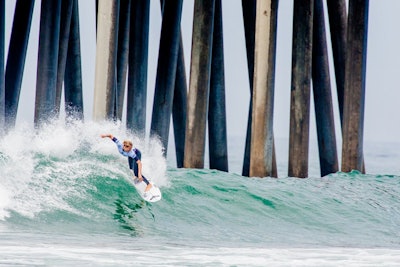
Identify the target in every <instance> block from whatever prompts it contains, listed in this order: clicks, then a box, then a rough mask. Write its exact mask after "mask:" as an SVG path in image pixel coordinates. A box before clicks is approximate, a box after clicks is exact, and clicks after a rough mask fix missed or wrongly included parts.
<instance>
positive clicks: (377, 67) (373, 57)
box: [6, 0, 400, 141]
mask: <svg viewBox="0 0 400 267" xmlns="http://www.w3.org/2000/svg"><path fill="white" fill-rule="evenodd" d="M94 3H95V1H94V0H91V1H88V0H85V1H82V0H80V1H79V11H80V17H81V21H80V26H81V29H80V30H81V51H82V72H83V73H82V75H83V90H84V103H85V106H84V109H85V118H86V120H90V119H91V118H92V109H93V107H92V102H93V90H94V89H93V84H94V71H95V67H94V66H95V60H96V59H95V54H96V52H95V4H94ZM193 3H194V0H185V1H184V5H183V15H182V23H181V25H182V36H183V41H184V50H185V61H186V71H187V77H189V68H190V62H189V61H190V52H191V47H190V46H191V31H192V17H193ZM222 5H223V25H224V44H225V78H226V80H225V85H226V94H227V95H226V102H227V126H228V134H229V135H234V136H244V135H245V134H246V126H247V114H248V105H249V99H250V89H249V82H248V73H247V61H246V52H245V40H244V31H243V19H242V13H241V1H240V0H224V1H222ZM14 7H15V1H14V0H7V1H6V56H7V49H8V43H9V36H10V31H11V26H12V19H13V14H14ZM292 8H293V1H292V0H281V1H280V2H279V14H278V39H277V58H276V60H277V61H276V80H275V108H274V133H275V136H276V137H277V138H279V137H283V138H287V137H288V135H289V119H290V116H289V104H290V82H291V48H292V14H293V10H292ZM398 10H400V1H398V0H370V8H369V30H368V48H367V54H368V55H367V79H366V105H365V108H366V110H365V126H364V140H365V141H368V140H371V141H372V140H374V141H397V140H398V136H399V130H400V124H399V121H400V119H399V118H398V114H399V112H398V109H399V105H398V101H399V90H398V83H399V82H398V77H399V76H400V66H399V63H398V62H400V53H399V52H398V48H399V47H400V31H399V30H398V29H397V28H398V27H397V26H398V25H400V16H399V15H398V14H397V11H398ZM325 12H326V9H325ZM39 18H40V1H36V3H35V9H34V17H33V20H32V28H31V35H30V40H29V46H28V54H27V59H26V65H25V73H24V79H23V83H22V91H21V99H20V104H19V111H18V112H19V114H18V117H17V122H18V123H20V122H22V121H29V122H31V121H33V113H34V102H35V101H34V98H35V90H36V65H37V64H36V61H37V47H38V34H39ZM150 19H151V22H150V37H149V71H148V105H147V114H148V121H147V128H149V127H150V115H151V111H152V101H153V92H154V84H155V77H156V69H157V66H156V64H157V57H158V46H159V38H160V27H161V15H160V5H159V1H156V0H152V1H151V10H150ZM326 26H327V32H328V40H330V39H329V23H328V22H326ZM328 45H329V43H328ZM329 51H330V47H329ZM330 58H331V59H332V57H331V53H330ZM330 72H331V74H332V75H333V65H332V60H331V68H330ZM331 83H332V89H333V92H332V95H333V103H334V105H335V107H334V108H335V110H334V112H335V120H336V129H337V137H338V138H339V139H340V128H339V115H338V108H337V99H336V92H335V90H336V86H335V79H334V76H332V78H331ZM311 103H312V101H311ZM313 108H314V107H313V105H311V117H310V122H311V129H310V138H311V139H316V130H315V116H314V110H313Z"/></svg>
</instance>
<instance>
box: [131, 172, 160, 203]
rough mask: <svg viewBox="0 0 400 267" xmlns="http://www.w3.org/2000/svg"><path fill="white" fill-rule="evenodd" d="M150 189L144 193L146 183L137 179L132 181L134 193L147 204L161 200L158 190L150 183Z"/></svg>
mask: <svg viewBox="0 0 400 267" xmlns="http://www.w3.org/2000/svg"><path fill="white" fill-rule="evenodd" d="M150 184H151V185H152V187H151V188H150V190H149V191H147V192H145V191H144V190H145V189H146V186H147V185H146V183H145V182H143V181H141V182H140V181H139V180H138V178H135V179H134V180H133V185H134V186H135V188H136V191H137V192H138V193H139V195H140V196H141V197H142V198H143V199H144V200H146V201H148V202H157V201H159V200H160V199H161V198H162V195H161V191H160V188H158V186H156V185H155V184H153V183H152V182H150Z"/></svg>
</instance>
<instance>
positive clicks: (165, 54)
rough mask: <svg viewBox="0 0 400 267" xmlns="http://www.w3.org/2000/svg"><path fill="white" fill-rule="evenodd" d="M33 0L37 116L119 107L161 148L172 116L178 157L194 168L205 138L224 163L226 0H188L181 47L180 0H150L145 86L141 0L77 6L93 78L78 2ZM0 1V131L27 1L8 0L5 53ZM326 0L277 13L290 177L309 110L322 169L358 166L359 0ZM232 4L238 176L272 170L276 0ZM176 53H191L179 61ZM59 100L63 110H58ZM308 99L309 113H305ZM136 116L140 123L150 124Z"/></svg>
mask: <svg viewBox="0 0 400 267" xmlns="http://www.w3.org/2000/svg"><path fill="white" fill-rule="evenodd" d="M36 1H38V2H39V3H40V5H39V7H40V30H39V40H38V50H37V60H38V65H37V66H38V67H37V70H36V77H37V79H36V85H35V86H34V89H35V90H36V91H35V99H34V100H33V99H32V101H34V105H35V109H34V124H35V126H36V127H40V126H41V125H42V124H43V123H45V122H48V121H50V120H52V119H54V118H57V117H58V116H60V113H61V112H63V113H65V114H66V116H67V117H74V118H76V119H79V120H84V119H85V120H91V119H92V120H95V121H104V120H113V121H117V120H122V114H123V113H124V112H125V113H126V121H124V122H123V123H125V124H126V126H127V129H128V130H130V131H132V132H134V133H135V134H138V135H140V136H146V135H149V136H151V137H156V138H159V140H160V141H161V142H162V144H163V146H164V148H165V153H167V148H168V142H169V137H170V125H171V123H172V126H173V127H172V128H173V134H174V140H175V142H174V143H175V152H176V165H177V167H179V168H181V167H183V168H204V167H205V166H204V162H205V157H206V156H207V155H206V152H205V151H206V146H208V151H209V153H208V154H209V155H208V156H209V165H210V168H211V169H217V170H221V171H227V172H228V171H229V166H228V165H229V164H228V161H229V159H228V149H229V147H228V142H227V140H228V136H229V132H228V129H227V112H226V109H227V103H226V80H225V79H226V76H225V67H226V66H225V55H224V48H225V47H226V46H229V45H230V44H229V43H226V42H224V27H223V26H224V25H223V22H224V21H223V14H224V8H229V5H228V4H227V3H225V2H224V1H222V0H191V1H193V3H194V4H193V10H192V11H193V21H192V25H193V26H192V36H191V41H190V44H191V47H190V51H191V52H190V54H185V53H184V47H183V45H184V43H183V41H182V38H183V37H182V30H181V26H182V25H181V21H182V12H183V5H184V3H185V1H183V0H176V1H169V0H161V1H160V5H159V7H160V8H159V10H158V11H157V12H159V14H161V17H162V23H161V27H160V33H159V35H160V38H159V52H158V57H157V61H156V62H154V64H156V65H157V70H156V76H155V77H156V78H155V81H154V84H155V86H154V88H149V86H148V83H149V81H148V66H149V64H150V63H153V62H149V60H150V57H149V55H148V53H149V52H148V50H149V37H150V34H151V33H150V30H149V27H150V26H149V21H150V18H151V15H152V13H151V12H150V11H151V10H150V5H151V2H150V0H141V1H133V0H97V1H95V3H96V4H95V8H94V9H93V10H86V11H85V12H93V14H95V18H96V24H95V27H94V28H93V31H95V33H96V35H95V36H96V62H95V64H94V65H93V66H92V68H93V69H94V70H95V75H94V77H84V76H83V75H82V64H81V58H82V54H81V31H80V25H81V23H82V17H81V16H79V6H80V1H83V0H41V1H40V0H36ZM85 1H87V0H85ZM93 1H94V0H93ZM186 1H188V0H186ZM0 2H1V3H0V17H1V18H2V20H1V23H0V32H1V37H2V38H0V58H2V59H3V62H5V65H4V66H3V68H0V77H2V79H0V128H1V129H2V132H7V131H8V130H10V129H11V128H13V127H14V126H15V123H16V116H17V110H18V105H19V100H20V93H21V83H22V79H23V76H24V69H25V61H26V54H27V46H28V41H29V40H30V38H32V37H31V34H30V33H31V27H32V16H33V12H34V6H35V0H16V6H15V11H14V14H7V15H8V16H12V17H13V24H12V28H11V35H10V38H9V49H8V54H7V55H6V53H5V38H4V36H5V19H4V18H5V15H6V14H5V1H0ZM324 2H325V1H323V0H296V1H294V6H293V13H292V14H293V16H292V17H291V18H287V19H291V20H292V23H293V29H292V33H291V34H292V43H291V51H289V52H291V54H292V56H291V62H292V65H291V77H289V79H291V86H290V87H289V88H279V90H288V91H290V111H289V113H290V119H289V121H290V127H289V131H290V132H289V153H288V155H289V157H288V159H287V160H288V173H287V175H288V176H291V177H299V178H306V177H308V164H309V146H310V141H309V139H310V120H311V119H312V120H315V121H316V128H317V139H318V152H319V163H320V173H321V176H325V175H328V174H330V173H335V172H338V171H340V170H341V171H344V172H350V171H352V170H358V171H360V172H363V173H365V170H366V166H365V161H364V156H363V154H364V152H363V139H364V113H365V112H364V109H365V86H366V64H367V63H366V62H367V41H368V13H369V1H368V0H349V1H348V5H347V4H346V1H345V0H336V1H331V0H328V1H326V4H324ZM224 3H225V5H224ZM241 4H242V5H241V8H242V17H241V19H242V21H243V25H242V26H243V28H244V35H243V38H242V39H243V42H244V44H245V47H246V57H247V70H248V84H249V88H250V92H249V94H250V97H249V99H243V101H248V106H249V110H243V112H245V113H246V116H248V121H247V131H246V132H244V133H243V135H244V136H245V139H246V140H245V147H244V149H243V167H242V169H243V171H242V175H243V176H251V177H278V174H277V156H276V150H275V136H274V134H275V133H274V108H275V107H274V104H275V99H274V97H275V91H276V90H277V89H276V88H275V77H276V75H277V74H278V73H277V68H276V50H277V46H278V45H279V44H278V43H277V31H278V27H279V22H278V21H279V20H278V16H279V4H280V2H279V1H278V0H242V2H241ZM192 11H191V12H192ZM152 12H154V10H152ZM327 34H329V35H330V38H329V41H328V38H327ZM328 48H329V49H330V50H332V54H333V57H332V60H333V62H330V60H331V59H330V57H329V56H328ZM185 58H190V61H189V62H190V63H189V65H187V64H185ZM330 63H332V64H333V65H334V68H333V69H330V67H329V66H330ZM187 68H189V70H188V73H189V76H187V75H186V73H187ZM332 77H334V79H335V83H334V84H335V86H333V85H332V84H333V83H332V81H331V79H332ZM84 79H93V80H94V96H93V99H92V103H93V115H92V118H84V108H85V107H84V101H83V94H84V90H88V89H87V88H84V86H83V80H84ZM32 89H33V88H32ZM148 90H154V99H153V100H152V103H153V104H152V113H151V120H150V121H148V120H147V119H146V118H147V114H146V109H147V106H146V103H147V95H148ZM235 90H244V88H236V89H235ZM333 93H334V94H333ZM333 95H337V98H338V99H337V101H333V99H332V96H333ZM62 96H64V99H61V98H62ZM312 96H313V99H312ZM125 97H126V99H125ZM312 101H313V102H312ZM61 102H63V103H64V107H65V110H64V111H62V110H60V107H61ZM335 102H337V103H338V107H335V106H334V104H333V103H335ZM312 103H313V106H314V108H315V118H313V117H311V116H310V114H311V111H310V109H311V106H312V105H311V104H312ZM334 109H338V110H339V111H340V112H339V113H340V118H338V119H339V121H340V124H339V125H337V126H336V127H340V130H339V132H340V133H342V136H341V137H342V138H341V139H340V140H341V143H338V140H339V139H338V136H337V134H336V133H337V132H338V131H337V129H335V123H334V121H335V117H334V111H333V110H334ZM247 114H248V115H247ZM171 118H172V120H171ZM146 125H150V131H149V132H146ZM206 140H208V144H207V143H206ZM338 146H341V152H342V155H341V157H340V158H341V162H339V155H338V154H339V153H338V150H337V147H338ZM339 166H341V168H339Z"/></svg>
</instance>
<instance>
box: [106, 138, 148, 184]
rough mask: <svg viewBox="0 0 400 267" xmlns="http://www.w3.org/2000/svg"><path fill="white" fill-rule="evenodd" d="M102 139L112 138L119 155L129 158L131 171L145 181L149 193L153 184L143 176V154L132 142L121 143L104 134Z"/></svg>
mask: <svg viewBox="0 0 400 267" xmlns="http://www.w3.org/2000/svg"><path fill="white" fill-rule="evenodd" d="M100 136H101V138H105V137H108V138H110V139H111V140H112V141H113V142H114V143H115V144H116V145H117V147H118V151H119V153H121V154H122V155H124V156H125V157H128V163H129V169H131V171H132V172H133V173H134V175H135V176H136V177H137V179H139V181H144V182H145V183H146V185H147V186H146V189H145V190H144V191H145V192H147V191H149V190H150V188H151V186H152V185H151V183H150V182H149V181H148V180H147V179H146V177H144V176H143V175H142V161H141V158H142V153H141V152H140V150H139V149H137V148H134V147H133V144H132V141H130V140H125V141H124V142H122V143H121V141H119V140H118V139H117V138H116V137H115V136H113V135H112V134H102V135H100Z"/></svg>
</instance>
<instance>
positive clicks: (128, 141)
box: [123, 139, 133, 147]
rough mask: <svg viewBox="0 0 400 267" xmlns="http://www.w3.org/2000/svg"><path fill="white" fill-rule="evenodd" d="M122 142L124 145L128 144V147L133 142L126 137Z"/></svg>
mask: <svg viewBox="0 0 400 267" xmlns="http://www.w3.org/2000/svg"><path fill="white" fill-rule="evenodd" d="M123 144H124V145H128V146H130V147H132V146H133V143H132V141H131V140H129V139H127V140H124V142H123Z"/></svg>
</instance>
